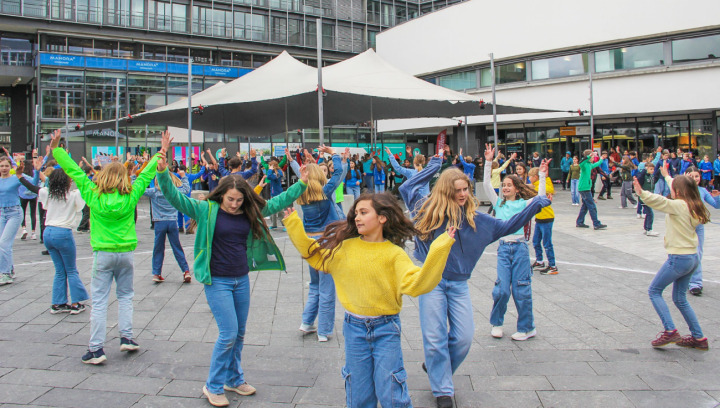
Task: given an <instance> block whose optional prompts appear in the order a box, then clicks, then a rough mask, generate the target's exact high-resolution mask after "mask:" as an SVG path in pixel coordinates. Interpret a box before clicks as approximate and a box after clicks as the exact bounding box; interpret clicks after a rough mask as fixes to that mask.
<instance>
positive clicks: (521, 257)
mask: <svg viewBox="0 0 720 408" xmlns="http://www.w3.org/2000/svg"><path fill="white" fill-rule="evenodd" d="M497 275H498V277H497V280H496V281H495V288H493V292H492V296H493V308H492V311H491V312H490V324H492V325H493V326H502V325H503V322H504V320H505V312H506V311H507V304H508V301H509V300H510V293H511V291H512V296H513V300H514V301H515V308H516V309H517V313H518V320H517V331H519V332H524V333H527V332H529V331H531V330H532V329H534V328H535V323H534V318H533V310H532V287H531V286H530V284H531V279H532V267H531V266H530V253H529V251H528V245H527V242H515V243H507V242H500V245H499V246H498V263H497Z"/></svg>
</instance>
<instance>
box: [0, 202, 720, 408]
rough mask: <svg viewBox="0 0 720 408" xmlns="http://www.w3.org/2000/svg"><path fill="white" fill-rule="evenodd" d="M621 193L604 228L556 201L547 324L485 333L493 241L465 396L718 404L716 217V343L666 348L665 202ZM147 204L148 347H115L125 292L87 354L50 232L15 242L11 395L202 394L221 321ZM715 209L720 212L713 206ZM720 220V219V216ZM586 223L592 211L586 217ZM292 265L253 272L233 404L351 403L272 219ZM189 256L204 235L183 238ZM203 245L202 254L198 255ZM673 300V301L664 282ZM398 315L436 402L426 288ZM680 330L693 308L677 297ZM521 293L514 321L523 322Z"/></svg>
mask: <svg viewBox="0 0 720 408" xmlns="http://www.w3.org/2000/svg"><path fill="white" fill-rule="evenodd" d="M619 198H620V197H619V192H618V193H617V196H615V199H614V200H612V201H610V200H608V201H600V202H599V203H598V205H599V214H600V219H601V221H603V222H604V223H606V224H608V225H609V228H608V229H607V230H606V231H593V230H592V229H590V230H581V229H577V228H575V217H576V214H577V210H578V207H573V206H570V205H569V200H570V199H569V194H568V193H567V192H564V191H559V192H558V193H557V195H556V197H555V204H554V205H553V206H554V208H555V211H556V214H557V218H556V221H555V226H554V243H555V252H556V254H557V258H558V266H559V268H560V274H559V275H557V276H541V275H539V274H536V275H535V276H534V279H533V294H534V311H535V322H536V325H537V329H538V336H537V337H536V338H533V339H531V340H529V341H526V342H513V341H511V340H510V339H509V337H508V336H506V337H505V338H503V339H500V340H498V339H494V338H491V337H490V334H489V333H490V324H489V321H488V319H489V314H490V308H491V306H492V298H491V289H492V285H493V282H494V281H495V265H496V256H495V251H496V248H497V246H496V245H493V246H491V247H490V248H488V250H487V252H486V253H485V255H483V257H482V259H481V260H480V262H479V263H478V265H477V267H476V268H475V273H474V274H473V277H472V279H471V280H470V292H471V296H472V301H473V310H474V315H475V340H474V344H473V346H472V349H471V351H470V354H469V356H468V358H467V360H466V361H465V362H464V363H463V365H462V366H461V367H460V369H459V370H458V371H457V373H455V376H454V381H455V385H456V396H455V401H456V404H457V406H458V407H479V406H482V407H503V406H505V407H540V406H542V407H573V406H582V407H583V408H590V407H595V406H598V407H600V406H601V407H608V406H610V407H666V406H667V407H677V406H684V407H714V406H718V401H720V382H719V381H718V380H717V378H718V375H720V351H718V349H716V347H720V342H719V341H718V338H719V337H720V328H719V325H718V323H719V322H720V301H719V300H720V271H718V269H719V268H718V267H717V264H718V262H717V261H718V255H717V248H718V243H719V241H720V234H718V230H719V228H718V225H716V224H710V225H708V226H707V227H706V231H707V232H706V236H707V238H706V242H705V248H706V249H705V251H706V254H705V258H704V262H703V264H704V266H705V268H704V269H705V271H704V272H705V279H706V283H705V292H704V294H703V296H702V297H691V299H690V301H691V303H692V305H693V307H694V308H695V311H696V312H697V314H698V318H699V320H700V323H701V325H702V327H703V329H704V330H705V333H706V335H707V336H708V338H709V339H710V348H711V349H710V351H709V352H700V351H696V350H685V349H680V348H679V347H675V346H669V347H667V348H666V349H661V350H654V349H652V348H651V347H650V340H652V339H654V338H655V335H656V334H657V332H659V331H660V330H661V328H662V327H661V324H660V319H659V318H658V316H657V315H656V314H655V312H654V310H653V308H652V305H651V304H650V302H649V299H648V296H647V287H648V284H649V282H650V280H651V279H652V277H653V275H654V273H655V272H656V271H657V270H658V268H659V267H660V265H661V264H662V262H663V261H664V259H665V257H666V255H665V252H664V249H663V246H662V240H663V238H662V235H663V234H664V219H663V218H664V216H663V215H662V214H659V215H657V216H656V222H655V224H656V226H655V230H656V231H657V232H659V233H661V236H660V237H646V236H644V235H643V234H642V230H643V228H642V221H641V220H638V219H637V218H636V217H635V212H634V210H632V209H626V210H621V209H618V208H617V206H618V205H619V201H620V200H619ZM148 207H149V204H148V203H147V202H141V204H140V206H139V209H140V211H139V219H138V227H137V230H138V236H139V241H140V242H139V245H138V248H137V251H136V253H135V266H136V269H135V300H134V306H135V314H134V329H135V336H136V337H137V340H138V342H139V343H140V346H141V349H140V351H139V352H136V353H134V354H127V353H120V351H119V340H118V333H117V327H116V324H117V308H116V303H117V302H116V301H115V297H114V294H113V295H111V299H110V301H111V304H110V305H109V308H108V310H109V311H108V325H109V326H110V327H109V329H108V331H109V332H108V342H107V344H106V347H105V352H106V353H107V357H108V361H107V362H106V363H105V364H104V365H101V366H88V365H85V364H82V363H81V361H80V357H81V355H82V354H83V353H84V351H85V350H86V348H87V341H88V339H89V329H90V327H89V326H90V325H89V316H90V314H89V312H85V313H82V314H79V315H76V316H71V315H67V314H60V315H52V314H50V313H49V312H48V310H49V307H50V294H51V288H52V278H53V273H54V268H53V265H52V262H51V260H50V258H49V257H48V256H42V255H41V254H40V251H41V250H42V249H44V247H43V246H42V245H40V244H39V241H21V240H20V239H19V238H18V239H17V240H16V242H15V249H14V254H15V270H16V272H17V278H16V280H15V283H13V284H11V285H7V286H3V287H0V350H2V351H3V352H2V354H0V404H2V405H0V406H1V407H11V406H12V407H14V406H57V407H93V408H95V407H109V408H111V407H146V406H147V407H207V406H209V404H208V403H207V401H206V400H205V399H204V398H203V397H202V386H203V383H204V380H205V378H206V375H207V371H208V367H209V362H210V355H211V352H212V347H213V343H214V341H215V339H216V336H217V328H216V325H215V322H214V321H213V317H212V314H211V313H210V310H209V308H208V306H207V302H206V300H205V296H204V295H203V291H202V285H201V284H198V283H197V282H195V281H193V282H192V283H191V284H182V283H181V281H182V274H181V271H180V270H179V268H178V267H177V264H176V263H175V261H174V259H173V257H172V252H171V251H169V245H168V251H167V252H166V257H165V267H164V276H166V278H167V280H166V281H165V282H164V283H162V284H155V283H153V282H152V281H151V256H152V245H153V232H152V231H151V230H150V229H149V219H148V217H147V215H148V214H147V209H148ZM714 215H715V214H714ZM717 218H720V217H717ZM588 222H589V219H588ZM273 235H274V236H275V238H276V240H277V243H278V245H279V246H280V247H281V249H282V250H283V252H284V254H285V258H286V260H287V266H288V271H287V273H284V272H261V273H251V274H250V280H251V284H252V295H251V308H250V316H249V319H248V328H247V336H246V338H245V348H244V350H243V368H244V369H245V372H246V378H247V379H248V381H249V382H250V383H251V384H253V385H254V386H256V387H257V389H258V392H257V394H256V395H254V396H251V397H237V396H231V397H230V401H231V406H232V407H238V406H242V407H260V408H262V407H278V408H279V407H298V408H300V407H303V408H310V407H341V406H343V405H344V395H345V393H344V386H343V381H342V379H341V376H340V368H341V366H342V363H343V337H342V333H341V332H342V330H341V328H342V313H343V312H342V308H341V306H340V304H338V305H337V310H336V315H335V317H336V325H335V327H336V333H335V335H334V336H332V337H331V339H330V341H329V342H328V343H318V342H317V340H316V338H315V337H314V336H302V335H301V333H300V332H299V331H298V326H299V325H300V323H301V322H300V315H301V312H302V308H303V302H304V299H305V297H306V296H307V282H308V281H309V277H308V268H307V265H306V264H304V263H303V262H302V261H301V258H300V257H299V255H298V253H297V251H296V250H295V249H294V248H293V247H292V245H291V243H290V242H289V241H288V239H287V236H286V234H285V233H283V232H281V231H274V232H273ZM75 239H76V242H77V246H78V254H77V256H78V268H79V271H80V275H81V278H82V280H83V282H84V283H85V285H86V286H87V287H88V288H89V284H90V274H91V273H90V271H91V262H92V258H91V256H92V253H91V249H90V246H89V235H88V234H79V233H76V235H75ZM181 240H182V242H183V244H184V247H185V252H186V254H192V245H193V236H185V235H183V236H181ZM189 258H192V256H189ZM665 297H666V299H667V300H668V302H669V303H670V299H669V294H668V291H666V296H665ZM404 303H405V304H404V307H403V310H402V313H401V316H402V322H403V352H404V357H405V365H406V369H407V371H408V374H409V379H408V383H409V387H410V390H411V394H412V399H413V403H414V405H415V406H416V407H434V404H435V400H434V398H433V397H432V394H431V392H430V391H429V389H430V387H429V384H428V380H427V377H426V376H425V375H424V374H423V372H422V369H421V366H420V364H421V362H422V361H423V352H422V338H421V332H420V323H419V318H418V308H417V299H413V298H409V297H406V298H405V300H404ZM670 309H671V312H672V315H673V318H674V319H675V322H676V324H677V326H678V328H679V329H680V331H681V332H682V333H684V334H687V333H688V329H687V326H686V325H685V323H684V321H683V319H682V317H681V316H680V314H679V313H678V312H677V310H676V309H675V308H674V307H673V306H672V305H671V306H670ZM515 320H516V314H515V308H514V305H513V304H512V302H510V306H509V310H508V315H507V319H506V330H505V331H506V332H508V331H509V332H511V333H512V330H513V329H514V325H515Z"/></svg>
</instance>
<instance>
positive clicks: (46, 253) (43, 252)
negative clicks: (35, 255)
mask: <svg viewBox="0 0 720 408" xmlns="http://www.w3.org/2000/svg"><path fill="white" fill-rule="evenodd" d="M42 254H43V255H50V251H48V250H44V251H42Z"/></svg>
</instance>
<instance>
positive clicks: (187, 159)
mask: <svg viewBox="0 0 720 408" xmlns="http://www.w3.org/2000/svg"><path fill="white" fill-rule="evenodd" d="M192 63H193V59H192V57H190V59H189V60H188V144H187V152H185V162H186V163H187V165H186V166H187V169H188V171H190V169H191V168H192V159H191V158H190V151H191V150H192Z"/></svg>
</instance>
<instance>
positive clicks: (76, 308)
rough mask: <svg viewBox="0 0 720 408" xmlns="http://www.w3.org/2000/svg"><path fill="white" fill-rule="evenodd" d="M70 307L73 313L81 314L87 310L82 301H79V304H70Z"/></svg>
mask: <svg viewBox="0 0 720 408" xmlns="http://www.w3.org/2000/svg"><path fill="white" fill-rule="evenodd" d="M68 307H69V308H70V310H69V311H70V314H71V315H76V314H80V313H82V312H84V311H85V305H83V304H82V303H78V304H77V306H73V305H70V306H68Z"/></svg>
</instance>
